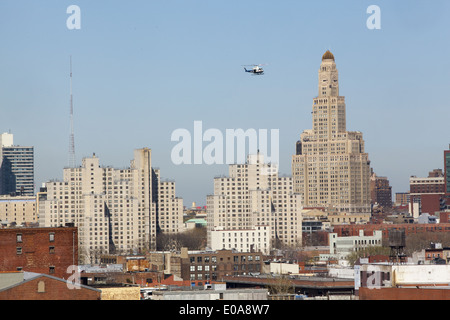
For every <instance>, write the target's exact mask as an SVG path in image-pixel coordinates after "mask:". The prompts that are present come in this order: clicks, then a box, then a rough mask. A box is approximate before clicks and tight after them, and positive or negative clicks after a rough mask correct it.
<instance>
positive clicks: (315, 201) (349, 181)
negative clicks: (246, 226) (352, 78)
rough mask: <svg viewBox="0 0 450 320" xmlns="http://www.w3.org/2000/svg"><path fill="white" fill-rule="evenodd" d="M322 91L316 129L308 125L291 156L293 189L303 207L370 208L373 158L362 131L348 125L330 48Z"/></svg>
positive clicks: (316, 105) (316, 103) (367, 210)
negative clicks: (369, 154) (365, 146)
mask: <svg viewBox="0 0 450 320" xmlns="http://www.w3.org/2000/svg"><path fill="white" fill-rule="evenodd" d="M318 87H319V95H318V96H317V97H316V98H314V99H313V106H312V118H313V129H312V130H305V131H303V133H302V134H301V135H300V140H299V141H297V145H296V154H295V155H294V156H292V176H293V179H294V181H293V182H294V192H296V193H300V194H301V195H302V200H303V206H304V207H326V208H329V207H333V209H334V210H337V211H340V212H347V213H350V214H361V213H363V214H364V213H367V214H370V191H369V184H370V161H369V157H368V154H367V153H365V152H364V140H363V135H362V133H361V132H358V131H356V132H351V131H346V130H347V129H346V115H345V97H343V96H339V78H338V70H337V69H336V63H335V61H334V56H333V54H332V53H331V52H330V51H327V52H325V54H324V55H323V56H322V63H321V65H320V69H319V86H318Z"/></svg>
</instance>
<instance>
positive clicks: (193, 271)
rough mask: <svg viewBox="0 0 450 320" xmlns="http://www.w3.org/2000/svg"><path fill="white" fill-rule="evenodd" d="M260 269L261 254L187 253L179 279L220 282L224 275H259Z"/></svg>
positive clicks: (261, 267) (225, 252)
mask: <svg viewBox="0 0 450 320" xmlns="http://www.w3.org/2000/svg"><path fill="white" fill-rule="evenodd" d="M262 269H263V255H262V253H261V252H237V251H233V250H217V251H189V252H188V255H187V257H186V256H184V257H183V259H182V267H181V277H182V278H183V279H184V280H202V281H220V280H221V279H222V277H223V276H226V275H246V274H249V273H260V272H261V271H262Z"/></svg>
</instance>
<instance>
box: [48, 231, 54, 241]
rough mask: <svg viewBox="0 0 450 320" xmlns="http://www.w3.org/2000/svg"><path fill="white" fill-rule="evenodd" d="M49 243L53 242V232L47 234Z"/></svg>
mask: <svg viewBox="0 0 450 320" xmlns="http://www.w3.org/2000/svg"><path fill="white" fill-rule="evenodd" d="M49 241H50V242H53V241H55V234H54V233H53V232H51V233H49Z"/></svg>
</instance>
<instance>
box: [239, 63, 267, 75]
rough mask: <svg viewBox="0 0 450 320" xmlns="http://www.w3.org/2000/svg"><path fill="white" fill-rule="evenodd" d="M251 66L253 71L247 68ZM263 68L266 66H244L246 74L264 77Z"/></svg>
mask: <svg viewBox="0 0 450 320" xmlns="http://www.w3.org/2000/svg"><path fill="white" fill-rule="evenodd" d="M248 66H251V67H253V68H252V69H247V68H245V67H248ZM261 66H264V64H251V65H243V67H244V70H245V72H249V73H252V74H253V75H263V74H264V70H263V68H261Z"/></svg>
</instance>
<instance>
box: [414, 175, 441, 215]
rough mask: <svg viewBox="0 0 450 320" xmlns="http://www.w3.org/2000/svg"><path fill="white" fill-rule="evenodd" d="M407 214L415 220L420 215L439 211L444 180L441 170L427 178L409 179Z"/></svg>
mask: <svg viewBox="0 0 450 320" xmlns="http://www.w3.org/2000/svg"><path fill="white" fill-rule="evenodd" d="M409 187H410V190H409V193H410V203H409V213H410V214H411V215H412V216H413V217H414V218H417V217H419V215H420V214H421V213H429V214H434V213H435V212H438V211H440V209H441V207H440V202H441V198H443V197H444V196H445V180H444V174H443V172H442V170H441V169H435V170H433V171H432V172H430V173H429V175H428V177H427V178H418V177H416V176H412V177H411V178H410V179H409Z"/></svg>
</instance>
